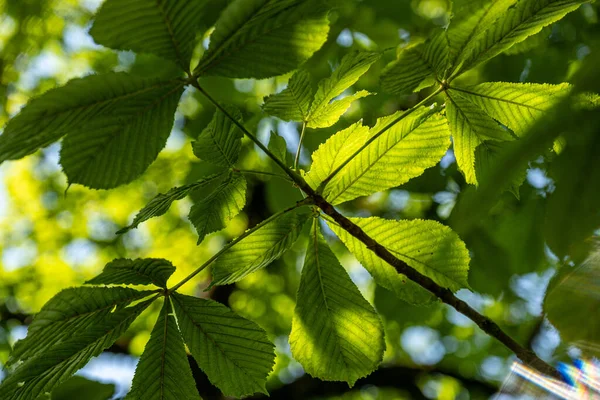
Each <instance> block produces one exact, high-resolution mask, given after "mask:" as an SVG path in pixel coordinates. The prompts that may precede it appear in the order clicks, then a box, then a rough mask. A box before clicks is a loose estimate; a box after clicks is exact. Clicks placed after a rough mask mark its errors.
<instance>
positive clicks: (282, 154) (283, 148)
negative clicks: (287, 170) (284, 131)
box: [268, 131, 287, 164]
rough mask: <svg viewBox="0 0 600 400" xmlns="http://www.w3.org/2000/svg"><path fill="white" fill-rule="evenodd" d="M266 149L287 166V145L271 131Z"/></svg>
mask: <svg viewBox="0 0 600 400" xmlns="http://www.w3.org/2000/svg"><path fill="white" fill-rule="evenodd" d="M268 149H269V151H270V152H271V153H273V154H274V155H275V157H277V158H278V159H279V160H281V161H283V163H284V164H287V143H286V142H285V139H284V138H282V137H281V136H279V135H278V134H277V132H273V131H271V136H269V144H268Z"/></svg>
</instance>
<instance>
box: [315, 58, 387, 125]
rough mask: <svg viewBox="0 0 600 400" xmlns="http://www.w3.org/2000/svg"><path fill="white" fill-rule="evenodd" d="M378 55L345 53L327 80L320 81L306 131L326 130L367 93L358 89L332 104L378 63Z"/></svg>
mask: <svg viewBox="0 0 600 400" xmlns="http://www.w3.org/2000/svg"><path fill="white" fill-rule="evenodd" d="M379 57H380V54H378V53H370V52H359V51H355V52H352V53H349V54H347V55H346V56H344V58H342V61H341V63H340V65H339V67H337V68H336V69H335V71H333V73H332V74H331V76H330V77H328V78H325V79H323V80H322V81H321V82H319V86H318V87H317V92H316V93H315V98H314V100H313V102H312V106H311V109H310V115H309V116H308V119H307V121H306V122H307V126H308V127H309V128H326V127H328V126H331V125H333V124H334V123H336V122H337V120H338V119H339V118H340V117H341V116H342V114H343V113H344V112H345V111H346V110H347V109H348V107H350V104H351V103H352V102H353V101H355V100H357V99H359V98H361V97H364V96H367V95H368V94H369V93H368V92H367V91H365V90H361V91H359V92H357V93H355V94H353V95H351V96H347V97H345V98H343V99H341V100H337V101H333V102H332V100H334V98H335V97H337V96H339V95H341V94H342V93H343V92H344V91H345V90H346V89H348V88H349V87H350V86H352V85H354V84H355V83H356V81H358V79H359V78H360V77H361V76H362V75H363V74H364V73H365V72H367V71H368V70H369V68H370V67H371V65H372V64H373V63H374V62H376V61H377V60H379Z"/></svg>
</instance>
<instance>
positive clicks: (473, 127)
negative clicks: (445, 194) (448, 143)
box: [445, 90, 513, 185]
mask: <svg viewBox="0 0 600 400" xmlns="http://www.w3.org/2000/svg"><path fill="white" fill-rule="evenodd" d="M445 97H446V116H447V117H448V125H449V126H450V132H451V133H452V140H453V144H454V147H453V148H454V155H455V157H456V163H457V164H458V167H459V168H460V170H461V171H462V173H463V174H464V175H465V179H466V181H467V183H471V184H474V185H476V184H477V175H476V173H475V150H476V149H477V147H478V146H482V147H486V146H487V145H488V141H506V140H512V139H513V137H512V135H511V134H510V132H509V131H508V130H506V129H504V128H502V127H501V126H500V125H499V124H498V123H497V122H496V121H494V120H493V119H492V118H491V117H489V116H488V115H487V114H485V113H484V112H483V111H482V110H481V109H480V108H479V107H477V106H476V105H475V104H473V103H471V102H470V101H469V100H466V99H465V98H463V97H462V96H461V94H460V92H454V91H451V90H449V91H446V96H445Z"/></svg>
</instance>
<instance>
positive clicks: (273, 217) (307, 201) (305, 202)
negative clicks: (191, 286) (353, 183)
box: [167, 198, 312, 295]
mask: <svg viewBox="0 0 600 400" xmlns="http://www.w3.org/2000/svg"><path fill="white" fill-rule="evenodd" d="M310 204H312V199H310V198H306V199H304V200H301V201H299V202H297V203H296V204H295V205H293V206H291V207H288V208H286V209H285V210H282V211H279V212H277V213H275V214H273V215H271V216H270V217H269V218H267V219H265V220H263V221H261V222H260V223H259V224H257V225H256V226H254V227H253V228H251V229H248V230H247V231H246V232H244V233H242V234H241V235H240V236H238V237H237V238H235V239H234V240H232V241H231V242H229V243H227V244H226V245H225V246H223V248H222V249H221V250H219V251H218V252H216V253H215V254H213V256H212V257H210V258H209V259H208V260H206V261H205V262H204V264H202V265H201V266H199V267H198V268H196V269H195V270H194V271H193V272H192V273H191V274H189V275H188V276H186V277H185V278H183V279H182V280H181V281H180V282H179V283H177V284H176V285H175V286H173V287H172V288H170V289H169V290H168V291H167V295H170V294H171V293H173V292H175V291H176V290H177V289H179V288H180V287H181V286H183V285H185V284H186V283H187V282H188V281H189V280H190V279H192V278H193V277H195V276H196V275H198V274H199V273H200V272H202V271H203V270H205V269H206V267H208V266H209V265H210V264H212V263H213V261H215V260H216V259H217V258H219V256H221V254H223V253H225V252H226V251H227V250H229V248H231V247H232V246H234V245H235V244H237V243H238V242H240V241H241V240H242V239H244V238H246V237H248V236H250V235H252V234H253V233H254V232H256V231H257V230H259V229H260V228H262V227H263V226H265V225H266V224H268V223H269V222H271V221H273V220H276V219H277V218H279V217H281V216H282V215H284V214H287V213H289V212H291V211H294V210H295V209H297V208H299V207H302V206H306V205H310Z"/></svg>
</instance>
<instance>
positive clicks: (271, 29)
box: [194, 0, 329, 79]
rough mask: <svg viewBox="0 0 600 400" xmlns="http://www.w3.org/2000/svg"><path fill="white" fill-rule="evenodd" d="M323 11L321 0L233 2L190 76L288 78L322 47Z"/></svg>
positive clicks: (324, 32)
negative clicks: (193, 74) (284, 75)
mask: <svg viewBox="0 0 600 400" xmlns="http://www.w3.org/2000/svg"><path fill="white" fill-rule="evenodd" d="M327 10H328V6H327V4H326V2H323V1H320V0H235V1H233V2H232V3H231V4H229V6H228V7H227V8H226V9H225V10H224V11H223V13H222V14H221V17H220V18H219V20H218V21H217V23H216V27H215V31H214V32H213V34H212V35H211V37H210V46H209V48H208V51H207V52H206V53H205V54H204V57H203V58H202V59H201V60H200V63H199V64H198V66H197V67H196V68H195V70H194V73H195V74H200V75H219V76H225V77H229V78H257V79H262V78H268V77H271V76H276V75H281V74H285V73H287V72H290V71H292V70H294V69H296V68H298V66H299V65H300V64H302V63H303V62H304V61H306V60H307V59H308V58H309V57H310V56H311V55H312V54H313V53H314V52H315V51H317V50H318V49H320V48H321V46H322V45H323V43H325V40H326V39H327V33H328V32H329V22H328V21H327V16H326V13H327Z"/></svg>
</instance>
